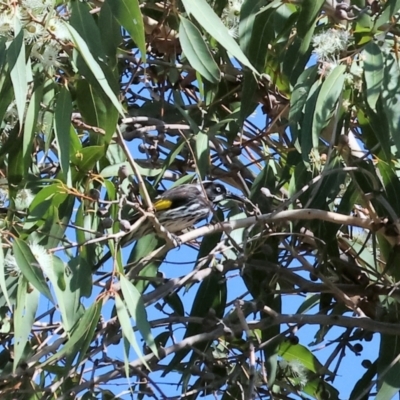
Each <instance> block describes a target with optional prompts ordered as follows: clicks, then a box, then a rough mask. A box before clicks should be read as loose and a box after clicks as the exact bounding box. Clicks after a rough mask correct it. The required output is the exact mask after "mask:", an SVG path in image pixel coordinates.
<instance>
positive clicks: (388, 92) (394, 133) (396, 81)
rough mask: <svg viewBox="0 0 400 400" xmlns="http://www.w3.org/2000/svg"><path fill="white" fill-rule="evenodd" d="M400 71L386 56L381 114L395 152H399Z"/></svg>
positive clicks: (395, 63)
mask: <svg viewBox="0 0 400 400" xmlns="http://www.w3.org/2000/svg"><path fill="white" fill-rule="evenodd" d="M399 77H400V69H399V66H398V63H397V60H395V59H394V57H393V56H391V55H388V56H387V60H386V65H385V72H384V79H383V85H382V105H383V112H384V114H385V115H386V119H387V122H388V126H389V132H390V136H391V137H392V139H393V141H394V143H395V145H396V147H397V151H398V152H399V151H400V135H399V132H400V108H399V102H400V78H399Z"/></svg>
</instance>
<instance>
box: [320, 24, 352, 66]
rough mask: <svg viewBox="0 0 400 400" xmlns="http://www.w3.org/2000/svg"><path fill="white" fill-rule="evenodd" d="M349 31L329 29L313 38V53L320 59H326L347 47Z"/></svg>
mask: <svg viewBox="0 0 400 400" xmlns="http://www.w3.org/2000/svg"><path fill="white" fill-rule="evenodd" d="M349 38H350V34H349V32H347V31H345V30H342V29H333V28H332V29H328V30H326V31H324V32H322V33H319V34H318V35H315V36H314V37H313V39H312V43H313V46H314V51H313V53H314V54H315V55H316V56H317V58H318V59H319V60H320V61H326V60H329V59H330V58H332V56H333V55H335V54H338V53H339V52H340V51H343V50H345V49H347V46H348V43H349Z"/></svg>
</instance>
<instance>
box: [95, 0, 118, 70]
mask: <svg viewBox="0 0 400 400" xmlns="http://www.w3.org/2000/svg"><path fill="white" fill-rule="evenodd" d="M98 24H99V30H100V36H101V42H102V43H103V47H104V49H105V51H106V53H107V55H108V57H109V63H110V66H112V67H114V66H115V65H116V64H117V50H118V47H119V45H120V44H121V42H122V36H121V27H120V25H119V24H118V22H117V20H116V19H115V18H114V15H113V14H112V12H111V8H110V5H109V2H108V1H106V2H104V3H103V5H102V7H101V11H100V15H99V21H98Z"/></svg>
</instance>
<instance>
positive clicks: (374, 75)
mask: <svg viewBox="0 0 400 400" xmlns="http://www.w3.org/2000/svg"><path fill="white" fill-rule="evenodd" d="M363 54H364V77H365V84H366V88H367V90H366V93H367V102H368V105H369V106H370V107H371V108H372V109H373V110H374V111H376V102H377V101H378V98H379V95H380V94H381V89H382V83H383V55H382V52H381V49H380V48H379V46H378V45H377V44H376V43H374V42H372V41H371V42H369V43H368V44H367V46H365V50H364V52H363Z"/></svg>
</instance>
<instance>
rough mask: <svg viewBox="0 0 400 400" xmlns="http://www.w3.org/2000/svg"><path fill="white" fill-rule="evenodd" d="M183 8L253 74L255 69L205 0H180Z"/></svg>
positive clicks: (255, 71)
mask: <svg viewBox="0 0 400 400" xmlns="http://www.w3.org/2000/svg"><path fill="white" fill-rule="evenodd" d="M182 3H183V5H184V6H185V10H186V12H187V13H188V14H191V15H192V16H193V17H194V18H195V19H196V21H197V22H198V23H199V24H200V25H201V26H202V27H203V29H204V30H205V31H207V32H208V33H209V34H210V35H211V36H212V37H213V38H214V39H215V40H216V41H217V42H218V43H219V44H220V45H221V46H222V47H224V48H225V49H226V50H227V51H228V52H229V53H230V54H231V55H232V56H233V57H235V58H237V60H238V61H240V62H241V63H242V64H243V65H245V66H246V67H248V68H250V69H251V70H252V71H253V72H254V73H255V74H258V72H257V70H256V69H255V68H254V67H253V66H252V65H251V63H250V61H249V60H248V58H247V57H246V56H245V55H244V53H243V51H242V50H241V49H240V47H239V45H238V44H237V43H236V41H235V39H233V37H232V36H231V35H229V32H228V30H227V29H226V27H225V25H224V24H223V23H222V21H221V20H220V18H219V17H218V16H217V14H215V12H214V10H213V9H212V8H211V6H210V5H209V4H208V3H207V2H206V1H205V0H182Z"/></svg>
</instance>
